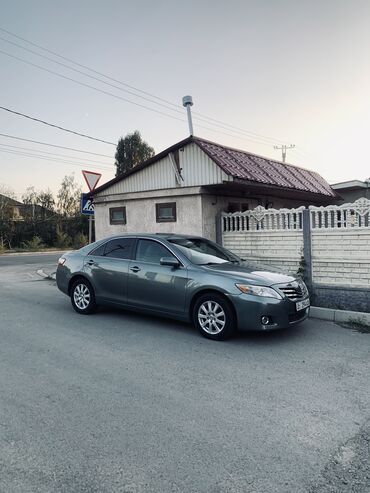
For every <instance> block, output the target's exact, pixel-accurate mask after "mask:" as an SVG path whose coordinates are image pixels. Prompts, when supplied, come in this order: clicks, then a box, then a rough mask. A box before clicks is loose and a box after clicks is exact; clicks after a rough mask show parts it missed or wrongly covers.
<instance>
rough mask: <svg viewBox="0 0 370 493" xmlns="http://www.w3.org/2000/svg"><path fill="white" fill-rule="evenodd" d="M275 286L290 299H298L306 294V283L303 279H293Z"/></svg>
mask: <svg viewBox="0 0 370 493" xmlns="http://www.w3.org/2000/svg"><path fill="white" fill-rule="evenodd" d="M277 287H278V288H279V290H280V291H281V292H282V293H283V294H284V295H285V296H286V297H287V298H289V299H290V300H299V299H302V298H305V297H306V296H307V295H308V291H307V288H306V285H305V284H304V282H303V281H294V282H290V283H289V284H285V285H280V286H277Z"/></svg>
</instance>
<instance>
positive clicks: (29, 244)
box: [22, 236, 45, 250]
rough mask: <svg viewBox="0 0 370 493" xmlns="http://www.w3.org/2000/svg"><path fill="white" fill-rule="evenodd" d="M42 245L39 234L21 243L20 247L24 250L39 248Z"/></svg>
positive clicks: (42, 246)
mask: <svg viewBox="0 0 370 493" xmlns="http://www.w3.org/2000/svg"><path fill="white" fill-rule="evenodd" d="M44 247H45V245H44V243H43V241H42V239H41V238H40V237H39V236H34V237H33V238H32V239H31V240H28V241H24V242H23V243H22V248H24V249H25V250H40V249H41V248H44Z"/></svg>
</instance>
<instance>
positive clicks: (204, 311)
mask: <svg viewBox="0 0 370 493" xmlns="http://www.w3.org/2000/svg"><path fill="white" fill-rule="evenodd" d="M193 320H194V325H195V326H196V327H197V328H198V330H199V331H200V333H201V334H202V335H203V336H204V337H207V338H208V339H213V340H216V341H222V340H225V339H228V338H229V337H231V336H232V335H233V334H234V332H235V326H236V320H235V315H234V311H233V309H232V307H231V305H230V303H229V302H228V301H227V300H225V298H224V297H223V296H220V295H218V294H214V293H209V294H204V295H202V296H200V298H199V299H198V300H197V302H196V303H195V305H194V310H193Z"/></svg>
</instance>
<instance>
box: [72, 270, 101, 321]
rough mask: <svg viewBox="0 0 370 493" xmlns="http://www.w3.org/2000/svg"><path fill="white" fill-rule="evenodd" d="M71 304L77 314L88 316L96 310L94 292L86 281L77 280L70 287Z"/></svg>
mask: <svg viewBox="0 0 370 493" xmlns="http://www.w3.org/2000/svg"><path fill="white" fill-rule="evenodd" d="M71 302H72V306H73V308H74V309H75V310H76V312H77V313H81V314H83V315H88V314H89V313H93V312H94V311H95V310H96V302H95V295H94V290H93V287H92V286H91V284H90V283H89V281H87V280H86V279H77V281H75V282H74V283H73V285H72V289H71Z"/></svg>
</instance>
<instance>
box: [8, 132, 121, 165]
mask: <svg viewBox="0 0 370 493" xmlns="http://www.w3.org/2000/svg"><path fill="white" fill-rule="evenodd" d="M0 136H1V137H6V138H8V139H16V140H22V141H24V142H32V143H33V144H41V145H44V146H49V147H56V148H58V149H67V150H68V151H75V152H82V153H84V154H91V155H93V156H101V157H108V158H110V159H113V158H112V156H109V155H108V154H99V153H98V152H90V151H85V150H82V149H76V148H75V147H66V146H60V145H56V144H49V143H47V142H41V141H39V140H31V139H25V138H22V137H16V136H15V135H9V134H2V133H0Z"/></svg>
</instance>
